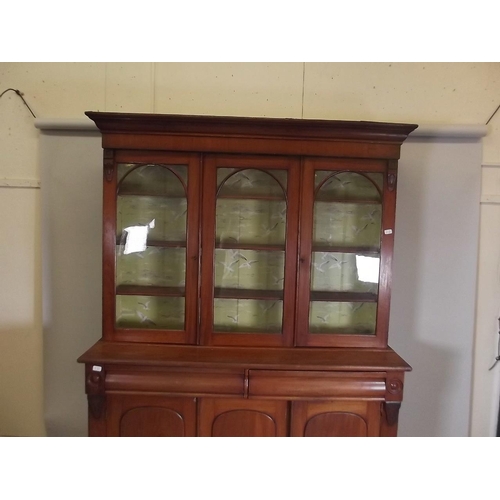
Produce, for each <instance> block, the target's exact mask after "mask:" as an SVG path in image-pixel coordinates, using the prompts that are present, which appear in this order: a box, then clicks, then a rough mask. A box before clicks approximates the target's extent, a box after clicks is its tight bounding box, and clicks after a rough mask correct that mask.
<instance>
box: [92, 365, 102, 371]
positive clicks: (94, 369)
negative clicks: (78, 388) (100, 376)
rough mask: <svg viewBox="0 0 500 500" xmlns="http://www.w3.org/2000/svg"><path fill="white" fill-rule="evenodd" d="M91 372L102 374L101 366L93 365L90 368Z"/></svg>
mask: <svg viewBox="0 0 500 500" xmlns="http://www.w3.org/2000/svg"><path fill="white" fill-rule="evenodd" d="M92 371H93V372H102V366H96V365H94V366H93V367H92Z"/></svg>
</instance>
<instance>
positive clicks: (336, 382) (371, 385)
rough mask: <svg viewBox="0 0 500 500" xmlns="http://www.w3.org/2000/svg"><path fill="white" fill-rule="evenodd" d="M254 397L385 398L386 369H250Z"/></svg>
mask: <svg viewBox="0 0 500 500" xmlns="http://www.w3.org/2000/svg"><path fill="white" fill-rule="evenodd" d="M248 394H249V396H250V397H252V396H254V397H260V398H273V399H283V398H285V399H288V400H292V399H297V398H302V399H303V398H307V399H315V398H322V399H325V398H350V399H377V400H381V401H383V400H384V396H385V374H384V373H345V372H336V373H332V372H324V371H305V370H301V371H280V370H272V371H271V370H250V373H249V389H248Z"/></svg>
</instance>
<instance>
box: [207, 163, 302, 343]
mask: <svg viewBox="0 0 500 500" xmlns="http://www.w3.org/2000/svg"><path fill="white" fill-rule="evenodd" d="M298 176H299V163H298V160H296V159H295V160H294V159H288V158H279V157H278V158H265V157H258V158H253V157H218V156H209V157H207V158H206V161H205V164H204V178H203V216H204V221H203V228H202V232H203V237H202V238H203V255H202V316H201V330H202V338H203V343H204V344H211V345H247V346H248V345H253V346H259V345H261V346H283V345H291V344H292V342H293V328H294V308H295V305H294V302H295V288H296V286H295V285H296V252H297V230H298V208H299V196H298V180H299V177H298Z"/></svg>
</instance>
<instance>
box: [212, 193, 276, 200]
mask: <svg viewBox="0 0 500 500" xmlns="http://www.w3.org/2000/svg"><path fill="white" fill-rule="evenodd" d="M217 199H224V200H264V201H286V199H285V197H284V196H280V195H272V194H258V193H255V194H219V196H217Z"/></svg>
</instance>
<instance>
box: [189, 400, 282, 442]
mask: <svg viewBox="0 0 500 500" xmlns="http://www.w3.org/2000/svg"><path fill="white" fill-rule="evenodd" d="M287 434H288V403H287V402H286V401H259V400H248V399H212V398H203V399H201V401H200V409H199V420H198V435H199V436H201V437H284V436H286V435H287Z"/></svg>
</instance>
